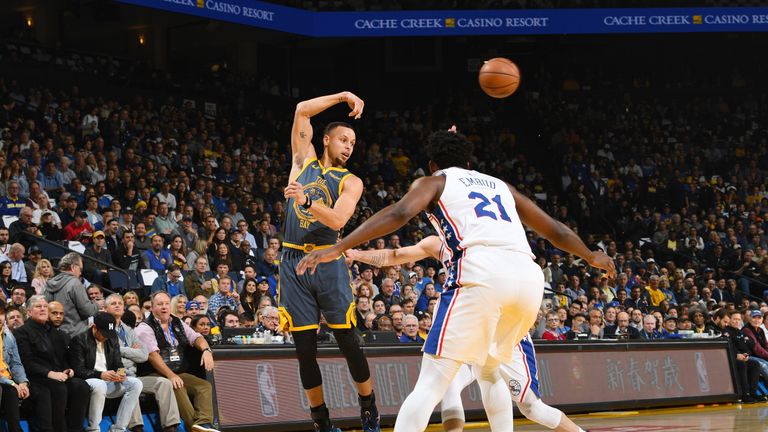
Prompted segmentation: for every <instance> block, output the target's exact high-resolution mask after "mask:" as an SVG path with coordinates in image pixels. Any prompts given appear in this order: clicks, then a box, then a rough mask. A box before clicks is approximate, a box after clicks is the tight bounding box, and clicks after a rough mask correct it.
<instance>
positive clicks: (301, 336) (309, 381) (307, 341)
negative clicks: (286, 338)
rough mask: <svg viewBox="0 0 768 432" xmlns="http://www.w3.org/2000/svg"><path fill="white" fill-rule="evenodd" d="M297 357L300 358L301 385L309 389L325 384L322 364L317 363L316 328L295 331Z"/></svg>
mask: <svg viewBox="0 0 768 432" xmlns="http://www.w3.org/2000/svg"><path fill="white" fill-rule="evenodd" d="M293 342H294V344H295V345H296V358H297V359H298V360H299V375H300V376H301V385H302V386H304V389H306V390H309V389H312V388H315V387H318V386H321V385H323V376H322V375H321V374H320V366H318V365H317V333H316V332H315V331H314V330H305V331H297V332H296V331H295V332H293Z"/></svg>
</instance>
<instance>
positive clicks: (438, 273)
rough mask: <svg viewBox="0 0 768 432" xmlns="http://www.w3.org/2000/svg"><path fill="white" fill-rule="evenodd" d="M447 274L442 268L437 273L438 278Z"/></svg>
mask: <svg viewBox="0 0 768 432" xmlns="http://www.w3.org/2000/svg"><path fill="white" fill-rule="evenodd" d="M446 273H447V272H446V271H445V269H444V268H441V269H440V270H438V271H437V275H438V276H440V275H442V274H446Z"/></svg>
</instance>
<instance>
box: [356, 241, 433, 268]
mask: <svg viewBox="0 0 768 432" xmlns="http://www.w3.org/2000/svg"><path fill="white" fill-rule="evenodd" d="M344 254H345V255H346V256H347V258H351V259H353V260H355V261H360V262H364V263H366V264H371V265H374V266H376V267H385V266H391V265H395V264H405V263H407V262H412V261H418V260H421V259H424V258H426V257H432V258H437V259H439V258H440V257H439V255H440V238H439V237H438V236H434V235H432V236H429V237H425V238H424V239H422V240H421V241H420V242H418V243H416V244H415V245H413V246H407V247H404V248H400V249H377V250H365V251H363V250H358V249H349V250H348V251H346V252H345V253H344Z"/></svg>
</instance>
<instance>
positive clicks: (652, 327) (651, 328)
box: [640, 314, 662, 340]
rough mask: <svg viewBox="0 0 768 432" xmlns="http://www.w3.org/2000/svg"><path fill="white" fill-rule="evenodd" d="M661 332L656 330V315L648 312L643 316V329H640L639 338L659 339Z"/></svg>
mask: <svg viewBox="0 0 768 432" xmlns="http://www.w3.org/2000/svg"><path fill="white" fill-rule="evenodd" d="M661 338H662V336H661V333H659V331H658V330H656V317H655V316H653V315H651V314H648V315H646V316H644V317H643V330H641V331H640V339H648V340H651V339H661Z"/></svg>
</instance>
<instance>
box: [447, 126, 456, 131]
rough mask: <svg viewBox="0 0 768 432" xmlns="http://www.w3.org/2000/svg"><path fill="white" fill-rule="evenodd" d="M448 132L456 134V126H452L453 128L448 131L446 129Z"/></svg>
mask: <svg viewBox="0 0 768 432" xmlns="http://www.w3.org/2000/svg"><path fill="white" fill-rule="evenodd" d="M448 132H453V133H456V132H457V131H456V125H453V126H451V128H450V129H448Z"/></svg>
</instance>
